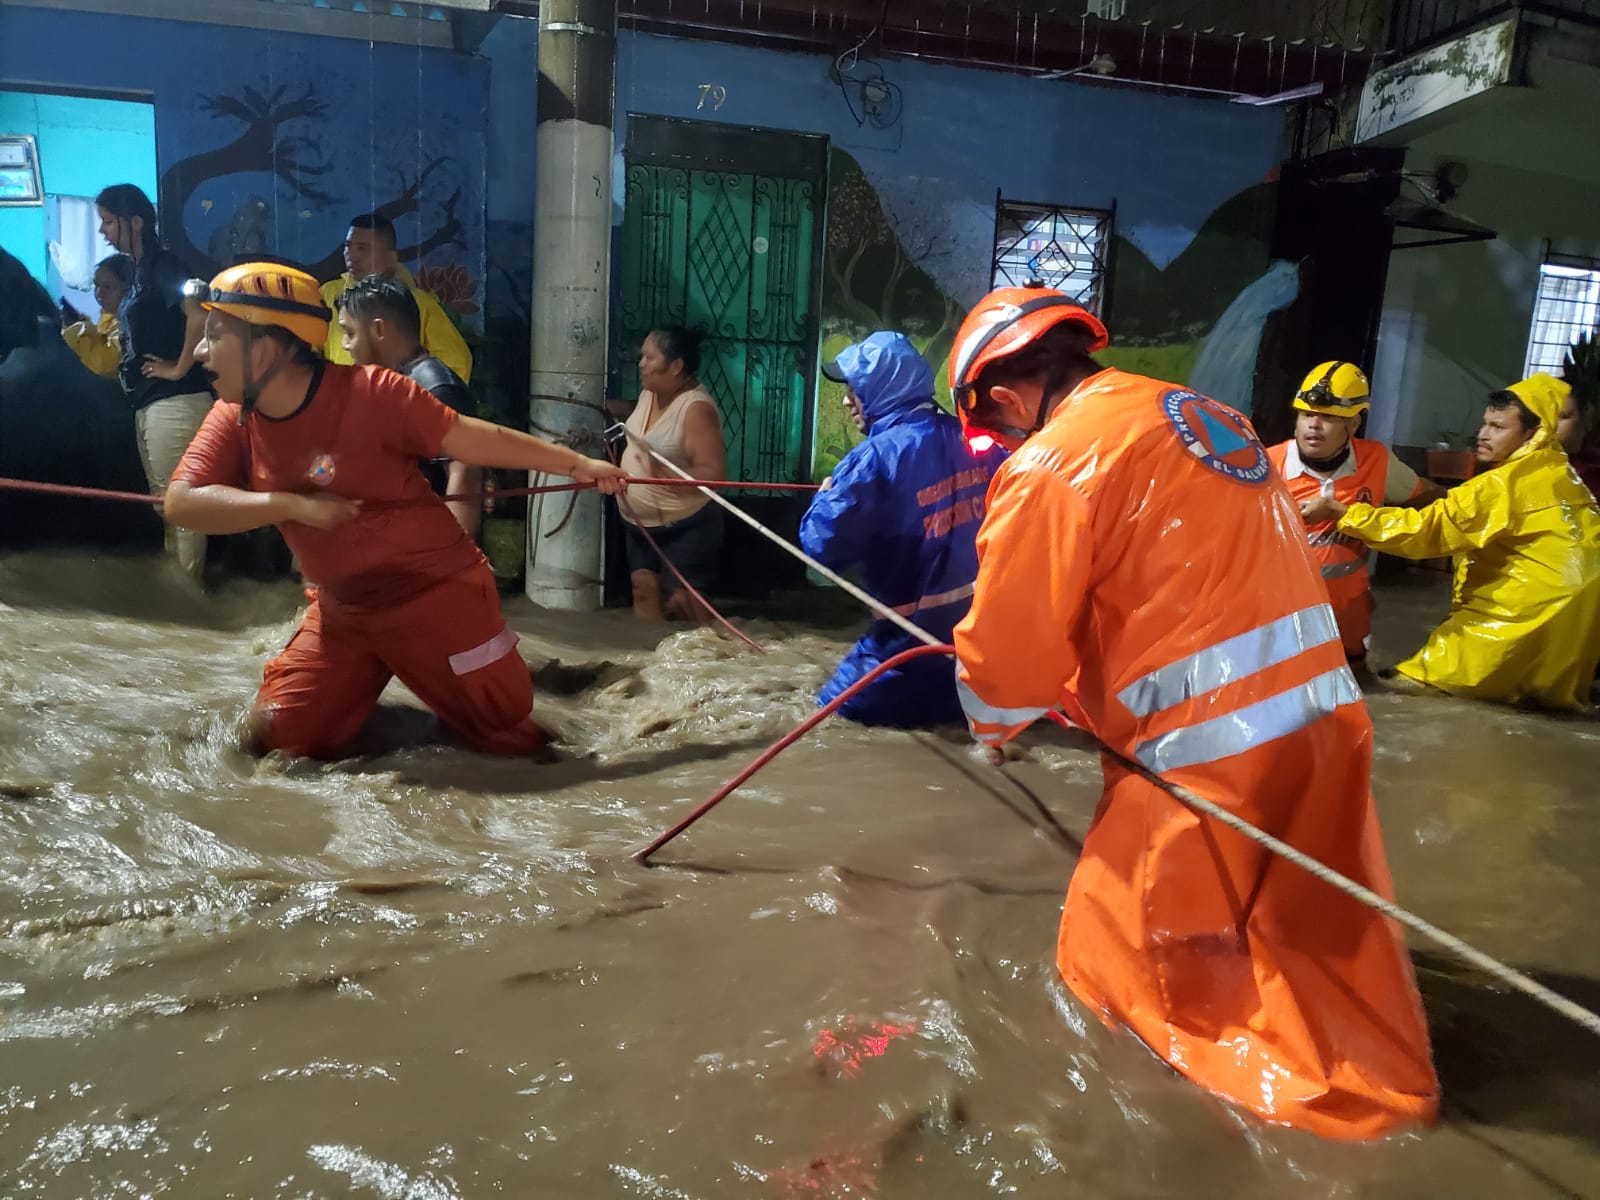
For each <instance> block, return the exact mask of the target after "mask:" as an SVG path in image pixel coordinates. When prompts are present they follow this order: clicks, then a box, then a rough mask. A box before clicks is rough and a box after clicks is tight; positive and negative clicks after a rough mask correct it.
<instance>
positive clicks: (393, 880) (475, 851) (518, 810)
mask: <svg viewBox="0 0 1600 1200" xmlns="http://www.w3.org/2000/svg"><path fill="white" fill-rule="evenodd" d="M297 599H298V597H297V595H296V593H295V591H294V590H293V589H291V588H287V587H276V588H269V587H263V586H261V585H249V586H242V585H241V586H236V587H233V588H230V589H225V590H224V591H223V592H221V593H220V594H217V595H215V596H213V597H210V598H208V599H203V600H202V599H200V598H198V597H195V596H193V595H191V594H189V593H188V592H187V591H186V589H185V588H184V587H183V586H182V585H179V584H174V583H171V582H169V581H167V580H166V579H165V578H164V577H163V576H161V575H160V574H159V572H158V571H157V570H156V569H155V568H154V567H153V566H152V565H151V564H150V563H149V562H148V561H144V560H115V559H112V560H106V559H101V560H98V561H91V560H89V559H86V558H71V557H47V556H29V557H25V558H11V559H0V601H3V602H4V604H5V605H6V607H5V608H4V609H0V1194H4V1195H6V1196H49V1197H101V1196H143V1195H160V1194H168V1195H175V1196H206V1197H221V1196H238V1197H286V1198H287V1197H322V1196H347V1195H353V1196H367V1197H381V1198H383V1200H435V1198H445V1197H476V1196H491V1195H509V1196H541V1197H650V1198H657V1197H659V1198H695V1200H699V1198H710V1197H745V1196H750V1197H798V1196H808V1197H810V1196H816V1197H929V1198H934V1200H938V1198H943V1197H971V1196H981V1195H991V1194H992V1195H1018V1196H1036V1197H1061V1196H1078V1195H1083V1196H1106V1197H1156V1196H1175V1195H1182V1196H1199V1197H1211V1196H1215V1197H1219V1198H1220V1197H1228V1198H1229V1200H1233V1198H1243V1200H1249V1198H1255V1197H1263V1198H1265V1197H1295V1198H1297V1200H1298V1198H1301V1197H1329V1198H1333V1197H1341V1198H1342V1197H1357V1196H1361V1197H1365V1196H1382V1197H1442V1196H1450V1197H1484V1198H1487V1197H1496V1198H1502V1197H1545V1196H1596V1195H1600V1082H1597V1081H1600V1040H1597V1039H1595V1038H1594V1037H1592V1035H1589V1034H1586V1033H1584V1032H1583V1031H1582V1030H1580V1029H1578V1028H1576V1027H1575V1026H1569V1025H1567V1024H1565V1023H1564V1022H1563V1021H1561V1020H1560V1019H1558V1018H1555V1017H1553V1016H1550V1015H1547V1014H1546V1013H1544V1012H1543V1011H1542V1010H1540V1009H1539V1008H1538V1007H1536V1006H1535V1005H1533V1004H1532V1003H1531V1002H1528V1001H1525V1000H1523V999H1521V998H1520V997H1516V996H1513V995H1508V994H1506V993H1505V992H1503V991H1498V990H1495V989H1491V988H1489V987H1488V986H1487V985H1486V984H1485V983H1484V982H1483V981H1482V980H1481V979H1478V978H1475V977H1473V976H1472V975H1470V974H1469V973H1467V972H1465V971H1464V970H1462V969H1460V968H1459V967H1458V966H1457V965H1456V964H1455V963H1453V962H1451V961H1450V960H1449V959H1448V958H1446V957H1444V956H1443V955H1442V954H1440V953H1438V952H1435V951H1433V950H1431V949H1429V948H1425V947H1417V950H1418V963H1419V969H1420V974H1421V979H1422V983H1423V988H1424V992H1425V996H1426V1000H1427V1004H1428V1008H1429V1012H1430V1016H1431V1018H1432V1021H1433V1028H1434V1037H1435V1044H1436V1052H1437V1056H1438V1060H1439V1066H1440V1072H1441V1075H1442V1077H1443V1082H1444V1086H1445V1089H1446V1096H1447V1098H1446V1109H1445V1119H1444V1120H1443V1122H1442V1123H1441V1124H1440V1126H1439V1127H1438V1128H1436V1129H1434V1130H1431V1131H1427V1132H1423V1133H1418V1134H1412V1135H1407V1136H1402V1137H1396V1138H1392V1139H1390V1140H1388V1141H1385V1142H1382V1143H1379V1144H1375V1145H1359V1146H1348V1145H1335V1144H1330V1143H1323V1142H1319V1141H1317V1140H1315V1139H1313V1138H1310V1137H1307V1136H1305V1135H1299V1134H1295V1133H1292V1132H1288V1131H1284V1130H1279V1129H1269V1128H1265V1127H1262V1126H1260V1125H1257V1124H1255V1123H1253V1122H1250V1121H1248V1120H1245V1119H1242V1118H1240V1117H1238V1116H1237V1115H1235V1114H1234V1113H1232V1112H1231V1111H1229V1110H1228V1109H1226V1108H1225V1107H1223V1106H1222V1105H1220V1104H1218V1103H1216V1102H1215V1101H1213V1100H1211V1099H1209V1098H1208V1097H1206V1096H1205V1095H1204V1094H1202V1093H1200V1092H1199V1091H1197V1090H1196V1089H1194V1088H1193V1087H1191V1086H1189V1085H1188V1084H1185V1083H1184V1082H1182V1081H1181V1080H1179V1079H1177V1078H1176V1077H1175V1076H1173V1075H1172V1074H1171V1073H1170V1072H1169V1071H1168V1070H1167V1069H1166V1068H1165V1067H1163V1066H1162V1065H1161V1064H1159V1063H1158V1062H1157V1061H1156V1060H1155V1059H1153V1058H1152V1057H1151V1056H1150V1055H1149V1054H1148V1053H1147V1052H1145V1051H1144V1050H1143V1049H1142V1048H1141V1047H1140V1046H1138V1045H1137V1044H1135V1043H1134V1042H1133V1041H1132V1040H1131V1039H1130V1038H1129V1037H1127V1036H1126V1035H1124V1034H1120V1033H1117V1032H1114V1031H1112V1030H1109V1029H1106V1028H1104V1027H1102V1026H1101V1025H1100V1024H1099V1023H1098V1022H1096V1021H1094V1020H1092V1019H1087V1018H1086V1016H1085V1014H1084V1013H1083V1012H1082V1011H1081V1010H1080V1009H1079V1008H1078V1007H1077V1005H1076V1003H1075V1002H1074V1001H1072V1000H1071V999H1070V998H1068V997H1067V996H1066V995H1065V994H1064V992H1063V989H1062V988H1061V986H1060V984H1059V982H1058V981H1057V979H1056V976H1055V971H1054V967H1053V949H1054V937H1055V925H1056V920H1057V917H1058V914H1059V911H1060V903H1061V897H1062V894H1063V891H1064V887H1065V884H1066V880H1067V877H1068V875H1069V873H1070V872H1071V870H1072V865H1073V861H1074V857H1075V854H1076V848H1077V844H1078V841H1077V840H1078V839H1079V838H1080V837H1081V836H1082V833H1083V830H1084V828H1085V825H1086V822H1087V820H1088V817H1089V814H1090V812H1091V811H1092V807H1093V804H1094V800H1095V797H1096V795H1097V793H1098V780H1099V770H1098V765H1097V763H1096V760H1095V759H1094V758H1093V757H1092V756H1091V755H1089V754H1087V753H1086V752H1084V750H1083V749H1082V748H1081V747H1079V746H1076V745H1074V744H1073V743H1071V742H1070V741H1068V740H1066V739H1064V738H1062V737H1059V736H1055V737H1052V736H1045V735H1041V736H1039V737H1038V738H1035V739H1032V740H1030V742H1029V743H1028V745H1029V751H1028V754H1027V757H1026V759H1025V760H1024V761H1021V762H1017V763H1014V764H1012V765H1010V766H1008V767H1007V768H1006V769H1005V770H1004V771H1003V772H1002V771H997V770H995V769H992V768H989V767H987V766H984V765H982V764H980V763H979V762H978V761H977V760H976V759H975V757H974V755H973V754H972V752H971V750H970V748H969V747H968V746H967V744H966V743H965V739H964V737H962V736H960V735H958V733H956V732H953V731H952V732H950V733H947V734H942V735H941V734H903V733H884V732H869V731H866V730H862V729H858V728H853V727H850V726H846V725H841V724H837V723H830V724H827V725H825V726H823V727H822V728H821V729H820V730H819V731H818V732H817V733H816V734H814V735H813V736H812V737H811V738H809V739H808V740H806V741H804V742H802V743H801V744H799V745H798V746H796V747H794V748H793V749H792V750H791V751H789V752H788V753H787V754H786V755H785V756H784V757H783V758H780V759H779V760H778V761H777V763H776V764H774V765H773V766H771V767H770V768H768V769H767V770H765V771H764V772H763V773H761V774H760V775H758V776H757V777H756V778H755V779H754V780H753V781H752V783H751V784H750V786H748V787H747V788H745V789H744V790H743V791H742V792H739V793H737V794H735V796H734V797H733V798H732V799H730V800H729V801H728V802H727V803H725V804H724V805H723V806H722V807H721V808H719V809H718V810H717V811H716V812H715V813H714V814H713V815H712V816H711V817H709V818H708V819H707V820H705V821H704V822H703V823H701V824H700V825H699V826H697V827H696V828H695V829H694V830H693V831H692V832H691V833H689V834H688V835H687V836H686V837H684V838H683V839H681V840H680V841H678V842H676V843H674V844H673V845H672V846H671V847H669V848H668V849H667V850H666V851H664V852H663V854H662V855H661V857H660V859H659V860H658V862H659V863H660V865H659V866H657V867H656V868H654V869H650V870H646V869H643V868H640V867H638V866H636V865H635V864H634V863H633V862H632V861H631V859H630V858H629V853H630V851H631V850H632V849H634V848H635V847H637V846H638V845H639V844H641V843H642V842H643V841H645V840H646V839H647V837H648V836H649V835H650V834H652V833H654V832H655V831H657V830H659V829H660V828H663V827H664V826H666V825H667V824H669V823H670V822H671V820H672V819H673V818H675V817H676V816H677V815H679V814H680V813H681V812H682V811H684V810H685V809H686V807H687V806H689V805H690V804H692V803H693V802H696V801H698V800H699V799H701V798H703V797H704V796H706V795H707V794H709V793H710V792H711V791H712V790H714V788H715V787H716V786H717V785H718V784H719V783H720V782H721V781H722V780H723V779H725V778H727V777H728V776H729V775H731V774H732V773H733V772H734V771H735V770H737V769H738V768H739V767H740V766H742V765H743V764H744V763H745V762H746V761H748V759H750V758H751V757H752V756H754V755H755V754H756V753H757V752H758V751H759V749H760V748H762V747H764V746H766V745H767V744H768V743H770V742H772V741H773V740H774V739H776V738H777V737H779V736H780V735H781V734H782V733H784V732H785V731H787V730H788V729H789V728H790V727H791V726H792V725H793V724H794V723H795V722H797V721H798V720H799V719H800V718H802V717H803V716H804V715H805V714H806V713H807V712H809V711H810V709H811V694H812V692H813V690H814V688H815V687H816V686H817V684H818V683H820V681H821V680H822V678H823V677H824V675H825V674H826V672H827V670H828V668H829V666H830V665H831V662H832V661H833V659H834V658H835V657H836V656H837V655H838V654H839V653H840V652H841V651H842V649H843V640H842V639H843V637H844V635H843V634H842V633H841V632H840V631H839V630H836V629H833V630H830V629H818V628H814V627H805V626H802V625H799V624H797V623H789V622H783V623H779V622H775V621H772V620H766V621H762V620H753V621H751V622H750V623H749V625H748V628H750V630H751V631H752V632H754V633H756V634H757V635H758V636H759V637H761V638H762V639H763V640H765V641H766V642H767V643H768V644H769V645H770V646H772V648H773V652H772V653H771V654H769V655H768V656H766V657H757V656H754V655H752V654H751V653H749V652H748V651H744V650H742V649H741V648H740V647H739V646H737V645H736V644H734V643H732V642H730V641H727V640H723V639H719V638H718V637H716V636H715V635H714V634H712V633H711V632H709V631H694V632H678V633H670V634H665V635H664V634H662V633H660V632H654V633H653V632H652V631H650V630H647V629H644V628H642V627H641V626H639V625H637V624H635V623H634V622H633V621H632V619H631V616H629V615H628V614H624V613H604V614H600V615H598V616H589V617H581V618H578V617H553V616H550V615H547V614H540V613H537V612H535V611H534V610H532V609H530V608H526V607H519V606H518V605H515V604H513V605H511V606H510V611H511V614H512V616H513V619H514V621H515V623H516V624H517V625H518V626H519V628H520V629H522V630H523V632H524V635H525V636H524V641H523V645H522V649H523V652H524V654H525V655H526V656H527V658H528V660H529V663H530V665H531V666H532V667H533V668H534V672H535V678H536V681H537V683H538V688H539V698H538V702H537V703H538V707H537V712H538V714H539V716H540V717H541V719H543V720H545V721H546V722H547V723H549V724H551V725H552V726H554V727H555V728H557V729H558V730H559V731H560V733H561V734H562V736H563V737H564V739H565V741H566V744H567V750H568V755H569V756H568V758H567V759H566V760H565V761H563V762H561V763H558V764H556V765H553V766H533V765H529V764H526V763H521V762H512V761H506V760H496V759H492V758H487V757H483V756H480V755H476V754H472V753H470V752H468V751H465V750H462V749H460V748H457V747H455V746H452V745H450V744H448V743H447V742H444V741H442V740H441V739H440V737H439V735H438V733H437V730H436V729H435V727H434V726H433V724H432V722H431V720H430V719H429V718H427V717H426V716H425V715H423V714H421V713H419V712H418V711H417V710H416V709H415V708H414V707H412V706H411V705H409V704H408V703H407V701H406V697H405V696H404V695H403V694H402V693H401V692H399V690H398V689H396V690H395V691H392V692H391V693H390V695H389V696H388V697H387V700H388V701H389V704H388V706H387V707H385V709H384V710H382V712H381V713H380V715H379V718H378V719H377V720H376V722H375V727H374V729H373V731H372V733H373V740H372V743H371V744H370V745H369V746H367V747H364V750H365V753H363V755H362V756H360V757H357V758H353V759H350V760H348V761H345V762H341V763H337V764H332V765H312V764H305V763H290V762H284V761H279V760H277V759H270V758H269V759H266V760H260V761H257V760H254V759H251V758H249V757H247V756H245V755H244V754H242V753H241V752H240V751H239V749H238V748H237V747H238V734H237V729H238V724H239V720H240V717H241V715H242V712H243V710H244V707H245V705H246V704H247V703H248V700H249V698H250V696H251V694H252V692H253V690H254V687H255V685H256V682H257V679H258V677H259V674H260V669H261V664H262V662H263V660H264V658H265V657H266V656H267V655H268V654H270V653H271V652H272V651H273V650H274V649H275V648H276V647H277V646H279V645H280V644H281V643H282V642H283V640H284V639H285V637H286V635H287V632H288V630H289V629H290V627H291V626H290V622H291V620H292V618H293V615H294V610H295V606H296V602H297ZM1382 604H1383V610H1384V611H1383V614H1382V617H1381V623H1380V630H1379V646H1378V657H1379V658H1380V659H1387V660H1392V659H1393V658H1394V657H1395V654H1396V652H1397V651H1401V650H1405V649H1407V648H1409V647H1410V646H1411V645H1413V644H1414V643H1415V642H1416V640H1417V639H1418V637H1419V636H1420V634H1421V632H1422V631H1423V630H1424V629H1425V628H1426V626H1427V621H1428V619H1429V617H1430V616H1431V615H1436V614H1437V612H1438V611H1439V609H1440V607H1441V606H1442V604H1443V592H1442V590H1441V588H1440V587H1439V586H1438V585H1437V584H1433V585H1432V586H1419V585H1417V584H1416V583H1414V582H1413V584H1412V585H1411V586H1407V587H1403V588H1400V589H1391V590H1388V591H1386V592H1384V593H1383V595H1382ZM1371 706H1372V710H1373V716H1374V719H1375V721H1376V723H1377V729H1378V755H1377V764H1376V775H1377V779H1376V786H1377V789H1378V794H1379V797H1380V802H1381V810H1382V816H1383V822H1384V830H1385V834H1386V838H1387V843H1388V847H1389V852H1390V857H1391V861H1392V863H1393V865H1394V870H1395V875H1396V879H1397V885H1398V887H1399V890H1400V894H1401V900H1402V902H1403V903H1405V904H1406V905H1408V906H1409V907H1411V908H1413V909H1414V910H1416V911H1418V912H1419V913H1421V914H1423V915H1425V916H1427V917H1429V918H1431V919H1433V920H1435V921H1436V922H1438V923H1440V924H1443V925H1444V926H1446V927H1447V928H1450V929H1452V930H1453V931H1455V932H1457V933H1459V934H1461V935H1462V936H1464V937H1466V938H1467V939H1468V940H1470V941H1473V942H1474V943H1476V944H1477V945H1479V946H1480V947H1481V948H1483V949H1485V950H1486V951H1488V952H1489V953H1491V954H1494V955H1496V956H1499V957H1502V958H1505V959H1507V960H1509V961H1511V962H1513V963H1515V964H1517V965H1519V966H1522V967H1524V968H1526V969H1529V970H1532V971H1535V972H1537V973H1538V974H1539V975H1540V976H1541V977H1542V978H1544V979H1545V980H1546V981H1547V982H1550V983H1552V984H1553V985H1554V986H1557V987H1559V988H1561V989H1562V990H1565V991H1567V992H1569V993H1570V994H1572V995H1573V996H1575V997H1576V998H1578V999H1580V1000H1581V1001H1584V1002H1586V1003H1588V1004H1590V1005H1591V1006H1594V1005H1596V1004H1597V1003H1600V938H1597V937H1596V935H1595V922H1594V918H1595V914H1596V904H1595V897H1596V895H1597V889H1600V854H1597V851H1600V800H1597V799H1596V796H1597V788H1596V784H1595V778H1596V775H1597V774H1600V726H1597V725H1596V724H1595V723H1594V722H1592V721H1589V720H1562V719H1558V718H1553V717H1545V716H1538V715H1531V714H1525V713H1518V712H1513V711H1508V710H1504V709H1500V708H1494V707H1488V706H1477V705H1471V704H1467V703H1461V702H1456V701H1452V700H1446V699H1440V698H1434V697H1421V696H1411V695H1398V694H1391V693H1378V694H1374V695H1373V697H1372V700H1371Z"/></svg>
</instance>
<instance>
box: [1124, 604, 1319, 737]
mask: <svg viewBox="0 0 1600 1200" xmlns="http://www.w3.org/2000/svg"><path fill="white" fill-rule="evenodd" d="M1338 640H1339V623H1338V621H1336V620H1335V619H1334V616H1333V609H1331V608H1329V607H1328V606H1327V605H1326V604H1315V605H1312V606H1311V607H1310V608H1302V609H1301V610H1300V611H1299V612H1295V613H1290V614H1289V615H1288V616H1286V617H1279V618H1278V619H1277V620H1276V621H1269V622H1267V624H1265V625H1262V626H1259V627H1258V628H1255V629H1252V630H1250V631H1249V632H1248V633H1241V634H1239V635H1238V636H1237V637H1231V638H1229V639H1228V640H1227V641H1224V642H1218V643H1217V644H1216V645H1215V646H1208V647H1206V648H1205V649H1204V650H1201V651H1200V652H1198V653H1196V654H1191V655H1189V657H1188V658H1180V659H1179V660H1178V661H1177V662H1175V663H1169V664H1168V665H1167V666H1164V667H1160V668H1157V669H1156V670H1154V671H1151V672H1150V674H1148V675H1146V676H1145V677H1144V678H1143V679H1138V680H1135V681H1134V682H1133V683H1130V684H1129V685H1128V686H1127V687H1125V688H1123V689H1122V691H1121V692H1120V693H1119V694H1118V695H1117V699H1118V700H1120V701H1122V704H1123V706H1124V707H1125V708H1127V709H1128V711H1130V712H1131V713H1133V715H1134V716H1136V717H1148V716H1153V715H1154V714H1156V713H1158V712H1161V711H1162V710H1164V709H1168V708H1171V707H1172V706H1173V705H1175V704H1182V703H1183V702H1184V701H1185V700H1191V699H1193V698H1194V697H1196V696H1203V695H1205V694H1206V693H1207V692H1213V691H1215V690H1216V689H1217V688H1219V687H1222V686H1223V685H1224V684H1228V683H1234V682H1236V681H1237V680H1240V679H1244V678H1247V677H1248V676H1251V675H1254V674H1256V673H1257V672H1259V671H1265V670H1266V669H1267V668H1268V667H1275V666H1277V665H1278V664H1279V663H1285V662H1288V661H1289V660H1290V659H1291V658H1294V657H1295V656H1296V655H1298V654H1302V653H1304V652H1305V651H1307V650H1309V649H1311V648H1312V647H1313V646H1321V645H1323V644H1325V643H1327V642H1336V641H1338Z"/></svg>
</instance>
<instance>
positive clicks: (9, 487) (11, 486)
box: [0, 477, 817, 507]
mask: <svg viewBox="0 0 1600 1200" xmlns="http://www.w3.org/2000/svg"><path fill="white" fill-rule="evenodd" d="M628 482H629V483H639V484H649V485H651V486H653V487H679V488H681V487H698V488H702V489H703V488H721V489H724V490H727V491H756V492H773V491H779V492H814V491H816V490H817V489H816V485H815V484H810V483H759V482H758V483H745V482H741V481H739V480H734V479H706V480H700V479H696V480H694V481H693V482H691V483H685V482H684V481H683V480H681V479H668V478H662V479H649V478H638V479H635V478H631V477H630V478H629V480H628ZM593 486H594V484H592V483H554V484H548V485H546V486H544V487H526V488H496V489H494V490H493V491H487V490H485V491H479V492H453V493H451V494H450V495H448V496H444V497H441V498H442V499H444V500H472V499H476V498H478V497H481V496H493V497H496V498H499V497H507V498H509V497H511V496H543V495H546V494H548V493H550V492H579V491H583V490H584V489H586V488H592V487H593ZM0 491H3V492H36V493H38V494H40V495H43V496H68V497H71V498H73V499H77V500H110V501H117V502H120V503H124V504H160V503H161V497H160V496H152V495H150V494H149V493H148V492H113V491H108V490H107V489H105V488H92V487H79V486H77V485H76V484H67V483H41V482H39V481H38V480H36V479H4V478H0ZM386 503H392V504H424V503H427V501H425V500H414V501H411V500H407V501H388V502H386ZM376 506H377V505H376V504H375V505H374V507H376Z"/></svg>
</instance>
